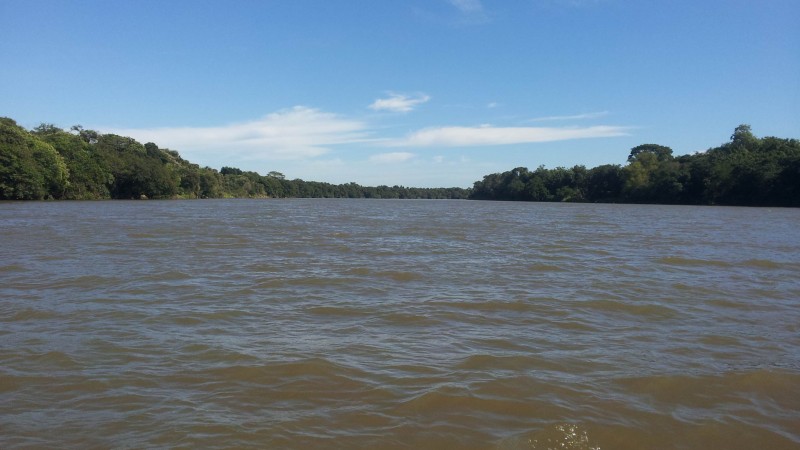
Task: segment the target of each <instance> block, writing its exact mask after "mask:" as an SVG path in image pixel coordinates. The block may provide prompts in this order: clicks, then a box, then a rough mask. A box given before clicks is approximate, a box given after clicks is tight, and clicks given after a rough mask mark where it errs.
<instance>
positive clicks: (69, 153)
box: [0, 118, 470, 200]
mask: <svg viewBox="0 0 800 450" xmlns="http://www.w3.org/2000/svg"><path fill="white" fill-rule="evenodd" d="M469 192H470V191H469V190H468V189H463V188H409V187H403V186H391V187H390V186H377V187H365V186H360V185H358V184H356V183H348V184H340V185H334V184H330V183H320V182H314V181H303V180H300V179H294V180H287V179H286V178H285V177H284V175H283V174H281V173H279V172H270V173H268V174H267V175H263V176H262V175H259V174H258V173H256V172H247V171H242V170H240V169H237V168H233V167H223V168H222V169H221V170H219V171H218V170H216V169H212V168H209V167H200V166H199V165H197V164H193V163H191V162H189V161H186V160H185V159H183V158H181V157H180V155H179V154H178V152H177V151H174V150H169V149H162V148H158V146H157V145H156V144H154V143H151V142H148V143H146V144H144V145H142V144H141V143H139V142H137V141H135V140H134V139H132V138H129V137H123V136H117V135H114V134H100V133H97V132H96V131H92V130H86V129H84V128H83V127H81V126H79V125H76V126H74V127H72V128H71V130H70V131H65V130H62V129H60V128H57V127H55V126H53V125H49V124H42V125H39V126H38V127H36V128H34V129H33V130H31V131H27V130H25V129H24V128H22V127H20V126H19V125H17V123H16V122H15V121H14V120H12V119H9V118H0V200H43V199H67V200H92V199H144V198H149V199H166V198H233V197H236V198H268V197H273V198H277V197H343V198H404V199H406V198H409V199H410V198H423V199H465V198H467V196H468V195H469Z"/></svg>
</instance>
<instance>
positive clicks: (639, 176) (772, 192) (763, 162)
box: [470, 125, 800, 206]
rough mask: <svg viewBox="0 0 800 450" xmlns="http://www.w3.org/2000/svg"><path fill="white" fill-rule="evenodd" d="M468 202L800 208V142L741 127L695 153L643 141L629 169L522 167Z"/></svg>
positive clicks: (482, 186)
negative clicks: (761, 135)
mask: <svg viewBox="0 0 800 450" xmlns="http://www.w3.org/2000/svg"><path fill="white" fill-rule="evenodd" d="M470 198H473V199H483V200H522V201H588V202H620V203H622V202H625V203H667V204H669V203H674V204H703V205H710V204H719V205H750V206H756V205H763V206H800V141H798V140H796V139H779V138H776V137H765V138H757V137H756V136H755V135H753V133H752V131H751V129H750V126H749V125H740V126H738V127H736V129H735V130H734V133H733V135H732V136H731V140H730V142H727V143H725V144H722V145H720V146H719V147H715V148H711V149H709V150H707V151H705V152H702V153H696V154H694V155H683V156H679V157H677V158H676V157H674V156H673V155H672V149H670V148H669V147H665V146H662V145H657V144H642V145H639V146H636V147H634V148H632V149H631V151H630V154H629V156H628V164H627V165H626V166H624V167H622V166H617V165H602V166H598V167H595V168H593V169H589V170H587V169H586V168H585V167H583V166H575V167H573V168H571V169H567V168H564V167H557V168H555V169H546V168H544V167H542V166H540V167H539V168H537V169H536V170H535V171H533V172H531V171H529V170H528V169H526V168H525V167H517V168H515V169H512V170H510V171H508V172H503V173H495V174H490V175H486V176H485V177H484V178H483V180H482V181H478V182H476V183H475V185H474V187H473V190H472V194H471V196H470Z"/></svg>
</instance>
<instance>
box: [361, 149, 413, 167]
mask: <svg viewBox="0 0 800 450" xmlns="http://www.w3.org/2000/svg"><path fill="white" fill-rule="evenodd" d="M414 156H416V155H415V154H413V153H409V152H391V153H380V154H377V155H372V156H370V157H369V161H370V162H374V163H384V164H390V163H400V162H404V161H408V160H409V159H412V158H413V157H414Z"/></svg>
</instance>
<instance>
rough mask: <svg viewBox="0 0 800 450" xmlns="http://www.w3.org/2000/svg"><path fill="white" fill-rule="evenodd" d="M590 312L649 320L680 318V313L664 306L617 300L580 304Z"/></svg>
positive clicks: (589, 301)
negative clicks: (622, 314) (620, 313)
mask: <svg viewBox="0 0 800 450" xmlns="http://www.w3.org/2000/svg"><path fill="white" fill-rule="evenodd" d="M580 304H581V305H582V306H584V307H586V308H587V309H590V310H599V311H602V312H606V313H617V312H622V313H627V314H631V315H634V316H642V317H647V318H661V319H669V318H674V317H677V316H678V311H676V310H675V309H673V308H670V307H668V306H664V305H655V304H652V303H638V302H637V303H633V302H622V301H616V300H588V301H584V302H581V303H580Z"/></svg>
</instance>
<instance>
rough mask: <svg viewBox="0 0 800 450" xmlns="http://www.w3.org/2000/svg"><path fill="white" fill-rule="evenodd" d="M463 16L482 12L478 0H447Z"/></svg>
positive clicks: (481, 6)
mask: <svg viewBox="0 0 800 450" xmlns="http://www.w3.org/2000/svg"><path fill="white" fill-rule="evenodd" d="M447 1H448V2H449V3H450V4H451V5H453V6H455V7H456V8H457V9H458V10H459V11H461V12H462V13H464V14H473V13H480V12H483V5H482V4H481V2H480V0H447Z"/></svg>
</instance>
